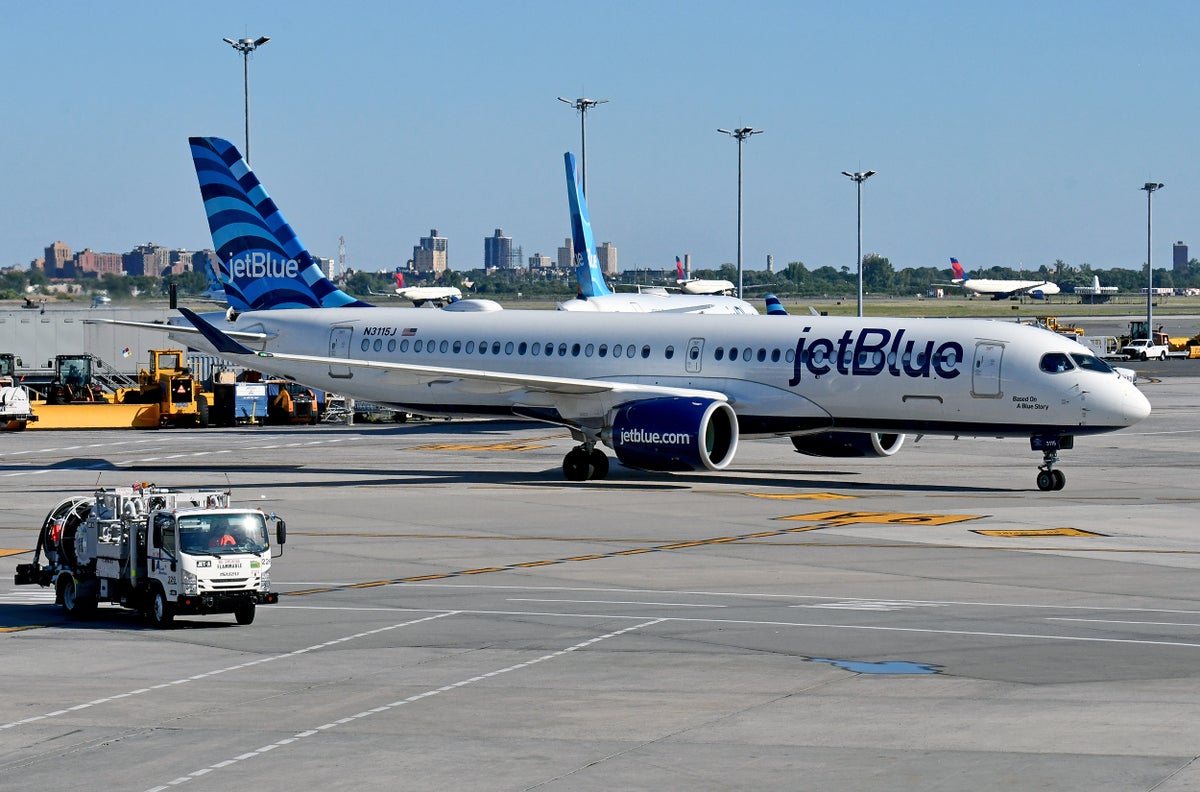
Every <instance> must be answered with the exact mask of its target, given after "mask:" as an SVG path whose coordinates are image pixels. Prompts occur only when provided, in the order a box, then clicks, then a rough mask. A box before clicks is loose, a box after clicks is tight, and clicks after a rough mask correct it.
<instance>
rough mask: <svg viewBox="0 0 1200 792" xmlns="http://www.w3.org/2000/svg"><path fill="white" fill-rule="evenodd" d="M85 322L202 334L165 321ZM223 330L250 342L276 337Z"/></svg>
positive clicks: (123, 320) (119, 320) (163, 331)
mask: <svg viewBox="0 0 1200 792" xmlns="http://www.w3.org/2000/svg"><path fill="white" fill-rule="evenodd" d="M180 310H187V309H186V308H183V309H180ZM188 312H189V313H191V311H188ZM201 321H203V320H201ZM83 323H84V324H111V325H121V326H122V327H140V328H141V329H143V330H154V331H157V332H159V333H181V334H191V335H202V333H201V331H200V330H197V329H196V328H195V327H189V326H188V325H173V324H166V323H164V322H134V321H132V320H129V319H93V318H90V317H89V318H87V319H84V320H83ZM206 324H207V323H206ZM210 326H211V325H210ZM213 329H214V330H215V329H216V328H213ZM222 332H224V333H225V334H226V335H228V336H229V337H230V338H234V339H237V340H238V341H250V342H259V343H261V342H263V341H267V340H269V339H271V338H273V337H274V336H272V335H269V334H267V333H248V332H246V331H244V330H228V331H222ZM251 351H253V350H251Z"/></svg>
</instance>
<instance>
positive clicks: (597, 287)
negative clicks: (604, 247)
mask: <svg viewBox="0 0 1200 792" xmlns="http://www.w3.org/2000/svg"><path fill="white" fill-rule="evenodd" d="M563 160H564V161H565V162H566V166H567V200H568V201H569V202H570V204H571V242H572V244H573V245H574V247H575V280H576V281H577V282H578V283H579V293H580V294H581V295H582V296H583V297H584V298H588V297H603V296H605V295H608V294H612V290H610V289H609V288H608V284H606V283H605V282H604V274H603V273H602V272H600V257H599V256H597V255H596V240H595V238H593V237H592V221H591V220H590V219H588V210H587V199H586V198H585V197H584V194H583V188H582V187H581V186H580V185H579V176H578V173H577V172H576V170H575V155H574V154H572V153H571V152H569V151H568V152H567V153H565V154H563Z"/></svg>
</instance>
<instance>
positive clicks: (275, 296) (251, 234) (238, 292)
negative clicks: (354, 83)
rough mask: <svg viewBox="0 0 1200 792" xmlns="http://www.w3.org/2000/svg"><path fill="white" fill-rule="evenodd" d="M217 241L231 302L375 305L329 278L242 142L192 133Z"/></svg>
mask: <svg viewBox="0 0 1200 792" xmlns="http://www.w3.org/2000/svg"><path fill="white" fill-rule="evenodd" d="M188 143H190V144H191V148H192V161H193V162H194V163H195V166H196V178H197V179H198V180H199V182H200V195H201V197H202V198H203V199H204V211H205V212H206V213H207V214H208V228H209V230H210V231H211V232H212V239H213V247H214V248H215V249H216V251H217V256H218V257H219V258H220V259H221V261H222V262H224V264H225V267H226V269H227V271H228V276H229V277H228V280H226V281H225V282H224V286H225V295H226V298H227V300H228V302H229V306H230V307H231V308H233V309H235V310H237V311H258V310H264V309H269V308H337V307H342V306H360V307H365V306H368V305H369V304H368V303H364V302H362V301H360V300H357V299H355V298H354V297H351V296H350V295H349V294H346V293H345V292H343V291H342V290H341V289H339V288H338V287H336V286H334V285H333V283H331V282H330V281H329V279H328V278H326V277H325V274H324V273H323V272H321V268H320V266H318V264H317V262H316V261H315V260H314V259H313V257H312V256H311V255H310V254H309V252H308V250H306V249H305V247H304V245H303V244H302V243H301V242H300V240H299V238H297V236H296V232H294V231H293V230H292V227H291V226H290V225H288V223H287V220H285V219H284V217H283V214H282V213H280V211H279V208H278V207H277V206H276V205H275V202H274V201H272V200H271V197H270V196H269V195H267V191H266V190H265V189H264V188H263V186H262V184H261V183H260V182H259V181H258V178H257V177H256V176H255V175H254V172H253V171H252V170H250V166H249V165H247V164H246V161H245V160H244V159H243V158H242V155H241V153H240V152H238V150H237V148H236V147H235V146H234V145H233V144H232V143H230V142H229V141H228V140H222V139H221V138H215V137H193V138H188Z"/></svg>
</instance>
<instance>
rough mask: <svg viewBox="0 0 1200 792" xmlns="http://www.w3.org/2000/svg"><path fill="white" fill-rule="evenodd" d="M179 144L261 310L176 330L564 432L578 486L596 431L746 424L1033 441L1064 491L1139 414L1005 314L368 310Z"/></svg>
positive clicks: (830, 440)
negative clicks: (1077, 442) (1086, 445)
mask: <svg viewBox="0 0 1200 792" xmlns="http://www.w3.org/2000/svg"><path fill="white" fill-rule="evenodd" d="M190 143H191V148H192V156H193V159H194V161H195V165H196V172H197V176H198V178H199V180H200V186H201V194H202V196H203V197H204V202H205V209H206V212H207V214H208V219H209V227H210V229H211V231H212V234H213V241H214V244H215V245H216V246H217V248H218V252H219V253H220V254H221V258H222V260H227V261H229V262H230V272H231V279H230V282H229V283H228V284H227V285H228V286H229V287H230V289H231V291H232V292H234V293H237V294H239V295H242V296H243V297H244V296H246V295H255V296H254V298H253V301H254V303H255V304H254V305H253V307H250V308H247V309H246V310H243V311H241V312H240V313H239V314H238V315H237V316H236V318H235V319H233V320H232V321H227V320H226V319H225V318H224V317H221V316H219V315H217V316H215V317H213V318H212V319H209V320H206V319H205V318H203V317H200V316H198V315H196V314H195V313H193V312H191V311H188V310H187V309H182V310H183V312H184V314H185V317H186V318H187V319H188V321H189V322H191V323H192V324H193V327H188V328H182V327H174V328H172V331H173V334H174V335H175V336H176V337H177V338H180V337H182V338H186V339H188V343H189V344H191V345H193V346H197V347H200V348H206V349H209V350H210V351H214V352H216V353H217V354H219V355H221V356H222V357H225V358H227V359H230V360H234V361H237V362H239V363H243V364H246V365H252V366H255V367H257V368H261V369H264V370H267V371H270V372H271V373H274V374H278V375H281V376H285V377H290V378H293V379H295V380H297V381H299V382H303V383H306V384H308V385H311V386H316V387H321V388H324V389H326V390H332V391H336V392H340V393H343V394H345V395H350V396H355V397H358V398H364V399H369V400H372V401H376V402H382V403H386V404H391V405H394V406H396V407H397V409H403V410H409V411H412V412H417V413H421V414H426V415H439V414H442V415H485V416H489V415H490V416H520V417H524V418H531V419H534V420H540V421H545V422H548V423H553V424H557V425H560V426H563V427H566V428H567V429H568V430H570V432H571V434H572V436H573V437H574V438H575V439H576V440H577V441H578V443H579V445H578V446H577V447H576V448H574V449H572V450H571V452H570V453H568V454H567V455H566V457H565V458H564V460H563V465H562V468H563V473H564V475H565V476H566V477H567V478H568V479H571V480H584V479H588V478H604V477H605V476H606V475H607V473H608V469H609V460H608V457H607V455H606V454H605V453H604V452H603V451H601V450H600V449H599V447H598V446H600V445H605V446H608V447H609V448H611V449H613V450H614V451H615V453H616V456H617V458H618V460H620V462H621V463H622V464H624V465H626V466H627V467H631V468H639V469H643V470H648V471H684V470H704V469H707V470H720V469H723V468H725V467H726V466H728V465H729V464H730V462H731V461H732V460H733V459H734V456H735V454H736V451H737V447H738V442H739V440H740V439H741V438H743V437H791V438H792V442H793V445H795V447H796V449H797V450H798V451H800V452H801V453H805V454H810V455H818V456H845V455H849V454H858V455H877V456H880V455H882V456H887V455H890V454H892V453H894V452H895V450H896V449H897V448H898V442H897V439H896V438H897V437H899V436H900V435H902V434H903V433H905V432H920V433H931V434H945V435H955V436H957V435H979V436H990V437H1023V438H1028V439H1029V441H1030V444H1031V447H1032V448H1033V449H1034V450H1040V451H1042V454H1043V458H1042V464H1041V466H1040V468H1039V472H1038V475H1037V485H1038V487H1039V488H1040V489H1043V490H1051V489H1061V488H1062V486H1063V484H1064V483H1065V477H1064V476H1063V474H1062V471H1061V470H1058V469H1056V468H1055V467H1054V465H1055V463H1056V462H1057V460H1058V456H1057V452H1058V451H1059V450H1060V449H1066V448H1071V447H1072V446H1073V442H1074V438H1075V436H1077V435H1090V434H1098V433H1103V432H1110V431H1113V430H1117V429H1121V428H1123V427H1126V426H1129V425H1131V424H1134V423H1136V422H1138V421H1140V420H1142V419H1143V418H1145V417H1146V416H1147V415H1148V414H1149V412H1150V405H1149V402H1148V401H1147V400H1146V398H1145V397H1144V396H1143V395H1142V393H1141V392H1140V391H1139V390H1138V389H1137V388H1136V387H1134V386H1133V384H1132V383H1131V382H1129V381H1127V380H1125V379H1123V378H1121V377H1120V376H1118V375H1117V374H1116V373H1115V372H1114V371H1113V369H1112V368H1111V367H1109V366H1108V364H1106V363H1105V362H1104V361H1102V360H1100V359H1099V358H1097V357H1096V356H1095V355H1094V354H1093V353H1092V352H1090V351H1089V350H1088V349H1087V348H1085V347H1083V346H1081V345H1080V344H1078V343H1076V342H1074V341H1071V340H1069V339H1066V338H1063V337H1062V336H1059V335H1056V334H1054V333H1050V332H1048V331H1046V330H1043V329H1040V328H1035V327H1028V326H1025V325H1020V324H1016V323H1003V322H992V321H984V320H965V319H876V318H861V317H860V318H854V317H850V318H843V317H821V316H772V317H765V316H759V317H757V318H755V317H733V316H696V315H689V314H673V313H668V314H659V315H653V314H652V315H639V314H625V315H617V316H605V315H600V314H589V313H576V312H558V311H521V310H506V311H499V312H495V313H490V314H481V313H455V312H451V311H429V310H420V311H418V310H414V309H409V308H377V307H362V306H361V305H357V304H356V301H354V300H353V298H351V297H349V296H348V295H344V294H342V293H340V292H338V291H337V290H336V288H334V287H333V286H332V284H329V283H328V282H327V281H325V280H324V278H323V276H322V275H321V274H320V270H319V269H318V268H317V267H316V264H315V263H313V262H312V260H311V256H309V255H308V253H307V251H305V250H304V248H303V245H301V244H300V243H299V240H298V239H296V238H295V234H294V233H293V232H292V231H291V228H290V227H289V226H287V224H286V222H285V221H284V220H283V218H282V216H281V215H280V214H279V211H278V208H277V207H276V206H275V204H274V202H273V201H271V199H270V198H269V197H267V195H266V193H265V191H264V190H263V188H262V186H261V185H260V184H259V182H258V180H257V179H256V178H255V176H254V174H253V173H252V172H251V171H250V170H249V168H248V167H247V165H246V163H245V162H244V160H242V158H241V155H240V154H238V152H237V150H236V149H235V148H234V146H233V145H232V144H231V143H229V142H228V141H225V140H221V139H219V138H192V139H191V140H190ZM275 294H277V295H279V300H278V303H279V305H280V307H274V306H273V305H272V303H274V302H276V300H275V299H273V297H272V295H275ZM297 303H299V304H301V305H303V307H298V306H297ZM197 331H198V333H199V334H202V336H203V338H198V337H197Z"/></svg>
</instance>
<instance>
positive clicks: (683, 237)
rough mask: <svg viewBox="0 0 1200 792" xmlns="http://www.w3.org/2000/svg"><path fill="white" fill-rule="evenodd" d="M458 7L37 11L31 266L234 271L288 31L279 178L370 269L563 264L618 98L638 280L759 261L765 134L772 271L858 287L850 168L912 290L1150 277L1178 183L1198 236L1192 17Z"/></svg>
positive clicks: (612, 171)
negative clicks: (679, 267) (572, 208)
mask: <svg viewBox="0 0 1200 792" xmlns="http://www.w3.org/2000/svg"><path fill="white" fill-rule="evenodd" d="M453 8H454V10H455V11H456V13H454V14H453V15H452V16H450V17H448V16H447V15H446V13H445V11H444V10H442V9H436V8H432V7H425V6H422V5H416V4H414V5H409V4H385V3H377V2H363V3H358V4H353V5H351V6H348V7H345V8H337V9H331V8H330V7H329V6H328V5H327V4H318V3H315V2H309V1H308V0H298V1H297V2H290V3H282V2H271V1H268V2H263V3H259V4H254V5H253V6H245V5H244V4H239V3H231V2H225V1H224V0H214V2H213V3H210V4H207V5H206V6H205V8H204V9H196V8H189V7H186V6H176V5H172V4H156V3H152V2H148V1H146V0H131V1H130V2H125V3H120V4H115V5H113V6H112V7H111V8H109V9H107V10H106V13H105V14H103V15H100V16H99V17H98V18H95V19H91V18H88V19H85V18H84V17H83V15H80V14H78V12H77V11H76V10H75V9H74V8H72V7H69V6H59V5H54V4H48V5H43V6H37V5H30V4H26V5H24V6H15V7H14V8H12V9H10V10H9V13H8V15H7V17H6V19H7V21H8V22H9V29H10V30H12V31H13V33H14V34H15V35H14V36H13V40H12V42H11V45H10V46H9V47H7V48H5V50H4V51H3V52H2V53H0V64H3V66H4V67H5V68H6V72H7V73H9V74H12V75H19V79H12V80H9V81H8V82H7V83H6V86H5V89H4V90H5V94H6V99H7V102H6V107H8V108H10V113H11V114H12V117H11V118H10V122H9V123H8V124H6V132H5V143H6V144H7V145H6V150H7V151H8V154H9V156H8V162H7V163H6V169H5V170H6V183H5V191H4V193H3V197H2V198H0V214H2V215H3V217H4V218H5V221H6V222H4V223H2V224H0V266H10V265H14V264H19V265H22V266H24V265H26V264H27V262H28V261H29V260H30V258H32V257H35V256H36V255H37V251H39V250H41V249H42V248H43V247H44V246H45V245H46V244H47V241H48V240H54V239H60V238H68V239H75V240H80V241H83V240H87V241H88V244H89V245H90V246H91V247H92V248H94V249H96V250H114V249H118V250H119V249H122V248H124V247H128V246H129V244H130V240H140V239H147V238H149V239H167V240H172V244H178V245H180V246H182V247H186V248H188V249H193V250H198V249H203V248H205V247H208V246H209V245H210V244H211V242H210V240H209V239H208V234H207V227H206V224H205V220H204V214H203V211H202V208H201V206H200V202H199V196H198V192H197V189H196V185H195V179H194V174H193V173H192V172H191V165H190V161H189V158H188V152H187V142H186V139H187V137H188V136H189V135H193V134H219V135H222V136H224V137H226V138H228V139H229V140H231V141H233V142H235V143H236V144H238V145H239V146H241V145H242V144H243V129H242V126H243V102H242V100H243V97H242V89H243V85H242V67H243V63H242V57H241V55H240V54H239V53H237V52H233V51H231V50H230V48H229V46H228V45H227V44H226V43H225V42H224V41H222V39H223V38H226V37H235V38H237V37H243V36H249V37H251V38H253V37H256V36H270V41H269V43H267V44H265V45H264V46H263V47H262V48H260V49H259V50H257V51H255V52H254V53H253V54H252V55H251V56H250V61H249V77H250V79H249V83H250V102H251V106H252V111H251V126H252V129H253V140H254V167H255V170H256V172H258V174H259V175H260V177H261V178H263V179H264V181H265V182H266V183H268V184H271V185H273V188H272V195H273V197H275V198H276V200H278V201H279V202H280V203H281V204H282V205H286V206H288V207H289V220H290V221H291V222H292V224H293V226H294V227H295V229H296V231H297V233H298V234H299V235H300V238H301V239H302V240H304V242H305V244H306V245H307V246H308V247H309V249H310V250H312V251H313V252H314V253H318V254H320V255H322V256H333V255H335V253H336V251H337V249H338V239H339V237H344V238H345V240H346V251H347V266H349V267H352V268H378V269H386V268H390V267H394V266H397V265H403V264H404V262H405V261H406V260H407V258H408V255H407V250H408V249H409V248H410V247H411V245H412V244H413V243H412V241H411V240H415V239H418V238H419V237H420V236H422V235H423V234H424V233H425V232H426V231H428V230H429V229H431V228H435V227H436V228H438V229H439V230H440V231H441V232H442V233H443V234H445V236H446V237H448V238H450V239H460V240H465V241H464V242H463V243H461V244H462V245H469V246H470V247H474V245H475V243H474V242H473V241H472V240H474V239H476V238H477V237H479V236H486V234H487V230H488V229H490V228H495V227H502V228H504V229H506V232H507V233H509V234H511V235H512V237H513V238H514V240H517V241H519V242H520V243H521V244H522V245H523V247H524V250H525V251H526V252H527V255H528V254H530V253H533V252H541V253H543V254H545V255H550V256H553V255H554V252H555V248H556V244H557V240H560V239H563V238H564V237H566V236H567V235H568V234H569V221H568V215H567V209H566V201H565V195H564V185H563V184H562V170H561V156H562V152H563V151H567V150H571V151H578V148H579V133H580V127H579V119H578V115H577V112H576V111H575V110H573V109H571V108H569V107H566V106H565V105H564V104H563V103H562V102H559V101H557V97H559V96H565V97H571V98H573V97H577V96H596V97H603V98H606V99H608V100H609V101H608V103H606V104H604V105H602V106H600V107H598V108H595V109H594V110H593V111H592V112H590V113H589V114H588V119H587V124H588V127H587V135H588V193H589V194H588V199H589V205H590V209H591V213H592V221H593V224H594V227H595V229H596V231H597V236H598V238H603V239H612V240H617V241H619V243H620V246H621V252H622V257H621V258H622V264H623V266H624V268H625V270H626V271H628V270H632V269H638V268H667V267H670V266H671V264H672V262H673V261H674V257H675V256H676V255H682V254H683V253H685V252H690V253H691V254H692V257H693V262H694V266H695V267H696V268H697V269H714V268H717V267H719V266H720V265H721V264H723V263H731V262H733V261H734V260H735V259H736V249H735V245H736V236H735V231H736V229H735V222H736V214H735V213H736V178H737V161H736V151H735V150H734V147H733V146H731V145H730V144H729V141H728V138H727V137H726V136H724V135H720V134H719V133H718V132H717V129H718V128H731V127H735V126H742V125H753V126H754V127H755V128H756V129H763V130H764V134H762V135H758V136H756V137H755V138H754V139H753V140H751V141H749V142H747V144H746V147H745V152H744V156H745V164H744V171H745V185H744V188H745V207H744V217H745V219H744V224H745V231H744V254H743V261H744V262H745V263H746V266H747V267H748V268H749V269H762V268H763V267H765V262H766V258H767V256H768V255H773V256H774V258H775V260H776V261H777V262H781V263H786V262H790V261H801V262H804V263H805V264H806V265H807V266H808V267H810V268H816V267H821V266H834V267H838V268H841V267H843V266H848V267H851V268H853V267H854V266H855V263H856V252H855V247H856V228H855V221H856V216H855V194H854V190H853V185H849V184H847V183H845V181H846V180H845V177H843V176H842V175H841V173H842V171H845V170H851V171H858V170H863V171H865V170H868V169H869V170H877V171H878V175H876V176H875V177H873V178H872V179H871V181H870V183H869V184H867V185H864V187H863V193H862V197H863V252H864V253H878V254H880V255H883V256H887V257H888V258H889V259H890V260H891V261H892V262H893V264H894V265H895V266H896V267H897V268H909V267H925V266H933V267H939V268H941V267H942V265H943V262H945V261H946V260H947V259H948V258H949V256H952V255H953V256H957V257H958V258H959V259H960V260H962V261H963V262H964V263H965V264H967V265H968V266H969V267H971V268H974V269H985V268H989V267H992V266H1002V267H1009V268H1013V269H1025V270H1033V269H1037V268H1038V267H1039V266H1041V265H1049V264H1051V263H1052V262H1054V261H1055V260H1056V259H1063V260H1065V261H1067V262H1068V263H1069V264H1071V265H1072V266H1078V265H1081V264H1083V263H1088V264H1090V265H1091V266H1092V267H1093V268H1095V269H1108V268H1112V267H1125V268H1131V269H1136V268H1138V267H1141V266H1143V265H1144V261H1145V257H1146V229H1145V217H1144V214H1145V199H1144V197H1143V195H1142V194H1141V193H1140V192H1139V191H1138V188H1139V186H1140V185H1141V184H1142V183H1143V182H1146V181H1147V180H1150V179H1153V180H1154V181H1155V182H1162V183H1164V184H1165V185H1166V186H1165V187H1164V189H1163V190H1162V191H1160V192H1159V193H1158V194H1157V195H1156V196H1155V199H1154V220H1155V223H1154V228H1155V236H1154V239H1153V240H1152V244H1153V256H1154V260H1155V261H1156V262H1164V261H1170V260H1171V259H1170V256H1171V255H1172V245H1173V243H1174V242H1175V241H1177V240H1188V239H1190V238H1194V236H1195V235H1194V234H1193V233H1192V230H1191V229H1192V228H1193V227H1194V223H1195V222H1196V221H1195V218H1196V217H1197V215H1198V214H1200V164H1197V163H1196V162H1195V158H1194V156H1192V153H1191V147H1190V145H1189V143H1190V141H1189V140H1188V137H1187V130H1188V129H1190V128H1192V127H1193V126H1195V121H1196V116H1197V113H1198V112H1200V110H1198V109H1197V108H1196V107H1195V106H1194V103H1193V102H1191V101H1189V100H1190V97H1191V83H1190V74H1191V64H1190V61H1189V56H1190V52H1191V48H1192V41H1191V39H1192V31H1194V30H1195V29H1196V28H1197V22H1200V9H1198V8H1196V7H1193V5H1192V4H1189V3H1183V2H1164V3H1159V4H1154V5H1153V6H1149V7H1135V6H1130V5H1128V4H1122V3H1119V2H1106V1H1102V2H1094V3H1073V2H1063V3H1058V4H1052V5H1050V6H1045V5H1039V4H1035V3H1032V2H1017V3H1011V4H1004V5H1003V6H1002V7H976V6H974V5H970V6H962V5H961V4H954V3H949V2H922V3H916V4H907V5H904V6H894V5H892V4H886V3H865V4H859V5H856V6H852V7H830V6H822V5H810V4H806V3H785V2H769V1H767V0H764V2H759V3H755V4H752V5H750V6H748V7H746V8H732V7H730V6H728V5H726V4H718V3H715V2H707V0H699V1H698V2H694V3H688V4H686V5H685V4H683V3H676V2H649V3H646V4H637V5H633V4H629V5H624V4H620V3H618V4H615V5H614V6H613V7H612V8H611V9H609V10H607V11H606V12H605V13H604V14H600V13H597V12H596V11H595V10H594V9H592V8H590V7H588V6H586V5H583V4H578V5H569V4H568V5H566V6H563V5H562V4H554V3H550V2H543V1H541V0H534V1H533V2H531V3H529V4H523V5H522V6H521V7H520V8H504V7H496V6H492V5H491V4H487V3H481V2H459V3H455V4H453ZM685 12H686V13H685ZM1082 16H1086V17H1087V26H1086V34H1083V33H1081V31H1083V28H1082V27H1081V25H1080V22H1081V19H1080V18H1081V17H1082ZM451 18H452V19H453V20H454V21H453V22H451V23H449V24H447V20H448V19H451ZM431 30H437V31H438V35H436V36H433V35H420V34H419V32H420V31H431ZM581 30H586V31H587V37H586V40H587V41H588V42H589V46H588V47H586V48H579V47H578V46H577V43H578V42H579V41H580V40H582V39H581V38H580V36H579V35H578V32H579V31H581ZM849 31H853V36H851V35H850V33H849ZM399 34H403V35H399ZM397 40H400V41H403V45H402V46H399V47H398V46H397V45H396V41H397ZM499 41H505V42H508V43H509V45H510V46H507V47H499V46H498V45H497V43H496V42H499ZM534 42H537V43H538V44H540V45H541V46H520V45H521V44H522V43H525V44H532V43H534ZM617 53H619V54H620V55H619V56H615V54H617ZM314 55H315V56H314ZM299 119H303V122H302V123H301V122H300V121H299ZM459 250H460V251H462V252H463V253H464V254H465V253H466V251H467V250H468V248H467V247H460V248H459ZM453 258H454V257H453V256H452V262H451V264H450V266H451V267H455V266H456V265H455V264H454V263H453ZM472 258H473V256H472ZM470 260H472V259H460V260H459V261H460V264H459V265H458V268H462V269H469V268H470V267H468V266H466V262H467V261H470Z"/></svg>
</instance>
